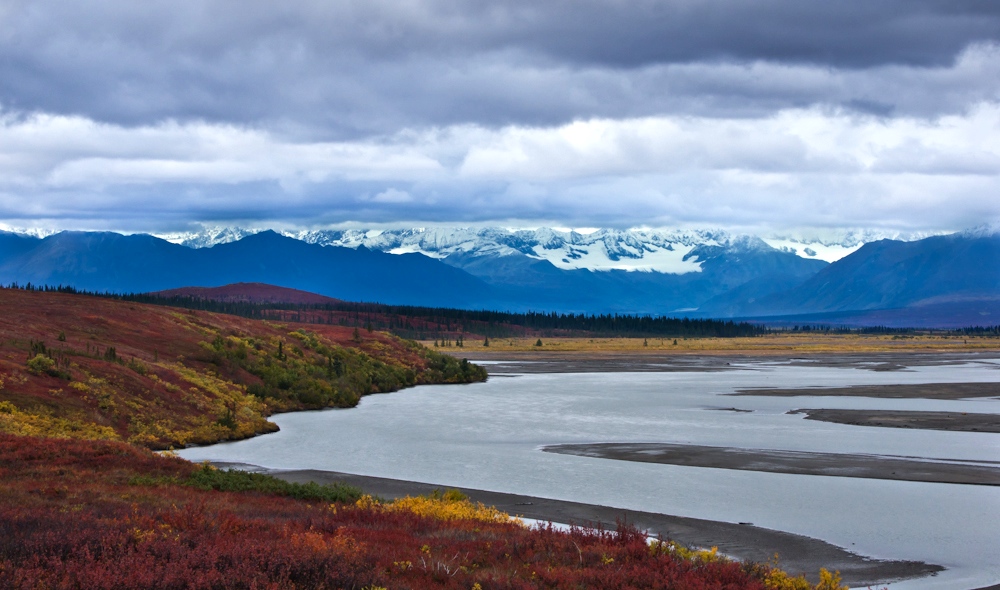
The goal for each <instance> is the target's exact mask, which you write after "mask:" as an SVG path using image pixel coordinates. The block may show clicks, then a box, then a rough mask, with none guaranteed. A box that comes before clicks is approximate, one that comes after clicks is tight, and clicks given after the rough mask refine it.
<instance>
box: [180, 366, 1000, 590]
mask: <svg viewBox="0 0 1000 590" xmlns="http://www.w3.org/2000/svg"><path fill="white" fill-rule="evenodd" d="M972 381H989V382H998V381H1000V372H998V371H997V370H996V365H994V364H992V363H970V364H967V365H960V366H938V367H914V368H912V369H911V370H908V371H894V372H872V371H866V370H859V369H849V368H830V367H810V366H801V364H800V365H799V366H790V365H785V364H765V363H752V364H751V365H748V366H747V367H746V368H745V369H741V370H733V371H726V372H684V373H587V374H531V375H521V376H518V377H515V378H506V379H497V378H494V379H491V380H490V381H489V382H487V383H482V384H473V385H462V386H455V385H447V386H422V387H418V388H415V389H410V390H405V391H401V392H398V393H394V394H387V395H376V396H370V397H366V398H364V399H363V400H362V402H361V405H360V406H359V407H358V408H354V409H350V410H329V411H322V412H301V413H293V414H284V415H281V416H276V417H275V418H274V421H275V422H277V423H278V425H279V426H280V427H281V432H278V433H275V434H270V435H266V436H262V437H258V438H255V439H250V440H246V441H240V442H236V443H227V444H222V445H215V446H211V447H202V448H192V449H186V450H184V451H182V452H181V453H180V454H181V455H182V456H183V457H185V458H188V459H192V460H196V461H201V460H205V459H211V460H220V461H233V462H244V463H251V464H256V465H264V466H267V467H272V468H302V469H305V468H308V469H328V470H334V471H344V472H348V473H358V474H364V475H375V476H381V477H391V478H397V479H408V480H415V481H423V482H429V483H435V484H441V485H453V486H463V487H469V488H479V489H486V490H495V491H504V492H515V493H521V494H529V495H535V496H544V497H550V498H558V499H565V500H573V501H578V502H587V503H594V504H604V505H610V506H620V507H625V508H632V509H636V510H645V511H651V512H663V513H668V514H677V515H682V516H692V517H698V518H708V519H716V520H724V521H729V522H741V521H749V522H754V523H756V524H757V525H759V526H764V527H769V528H773V529H779V530H784V531H790V532H794V533H799V534H804V535H808V536H811V537H817V538H821V539H824V540H827V541H830V542H832V543H834V544H837V545H840V546H843V547H847V548H848V549H851V550H853V551H856V552H858V553H862V554H865V555H871V556H875V557H881V558H895V559H912V560H921V561H927V562H930V563H937V564H940V565H944V566H945V567H947V568H949V570H948V571H946V572H944V573H942V574H939V575H938V576H937V577H935V578H928V579H924V580H915V581H909V582H901V583H898V584H893V585H892V587H893V589H894V590H895V589H897V588H898V589H899V590H902V589H904V588H963V587H964V588H974V587H977V586H984V585H989V584H992V583H996V582H997V581H1000V551H998V550H997V548H998V547H1000V532H997V527H996V523H997V522H1000V488H995V487H986V486H969V485H949V484H932V483H915V482H900V481H887V480H868V479H854V478H839V477H822V476H807V475H789V474H777V473H760V472H751V471H733V470H723V469H710V468H698V467H681V466H675V465H658V464H646V463H634V462H626V461H612V460H607V459H597V458H588V457H577V456H569V455H558V454H552V453H543V452H541V451H539V448H540V447H541V446H544V445H551V444H559V443H585V442H665V443H689V444H699V445H710V446H733V447H744V448H760V449H783V450H801V451H816V452H833V453H876V454H882V455H904V456H911V457H931V458H947V459H966V460H972V461H995V460H998V459H1000V434H984V433H958V432H940V431H917V430H907V429H897V428H886V429H880V428H864V427H857V426H849V425H841V424H832V423H824V422H816V421H810V420H805V419H803V417H802V416H801V415H788V414H786V412H787V411H789V410H791V409H796V408H858V409H886V410H891V409H897V410H898V409H903V410H927V411H960V412H982V413H1000V401H998V400H995V399H989V398H981V399H974V400H959V401H942V400H906V399H872V398H853V397H836V398H823V397H795V398H780V397H752V396H751V397H721V396H720V394H725V393H730V392H733V391H735V390H736V389H741V388H747V387H789V388H794V387H810V386H812V387H815V386H846V385H861V384H892V383H942V382H972ZM732 407H736V408H738V409H741V410H751V411H750V412H732V411H729V412H726V411H716V410H715V409H714V408H732Z"/></svg>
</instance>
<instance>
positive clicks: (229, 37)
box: [0, 0, 1000, 233]
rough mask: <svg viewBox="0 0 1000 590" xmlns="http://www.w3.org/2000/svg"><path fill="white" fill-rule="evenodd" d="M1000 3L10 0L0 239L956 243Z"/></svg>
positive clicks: (997, 197) (997, 107)
mask: <svg viewBox="0 0 1000 590" xmlns="http://www.w3.org/2000/svg"><path fill="white" fill-rule="evenodd" d="M998 189H1000V3H997V2H992V1H961V0H950V1H940V2H936V1H923V0H885V1H880V2H870V1H843V2H803V1H801V0H758V1H755V2H746V1H740V2H736V1H730V0H698V1H694V0H662V1H653V0H549V1H546V2H541V3H540V2H537V1H528V0H523V1H522V0H509V1H505V2H500V3H495V2H484V1H481V0H357V1H355V0H337V1H335V2H330V1H309V0H307V1H299V2H280V3H279V2H273V1H264V0H239V1H228V0H170V1H161V0H144V1H143V2H134V1H125V0H90V1H88V2H79V1H76V0H24V1H22V0H0V227H8V228H13V227H19V228H50V229H115V230H124V231H151V232H165V231H182V230H185V229H188V228H193V227H197V226H198V225H199V224H210V225H243V226H258V227H265V226H267V227H280V228H302V229H316V228H322V227H345V226H351V225H354V226H367V227H409V226H415V225H428V224H436V225H460V226H470V225H473V226H474V225H504V226H514V227H537V226H541V225H555V226H560V227H615V228H623V229H624V228H629V227H638V226H641V227H654V228H658V227H663V228H685V227H695V228H705V227H712V228H749V229H754V230H757V231H762V232H772V233H773V232H780V231H784V230H788V229H800V230H801V229H808V228H818V229H823V228H848V227H858V228H875V229H886V230H897V231H950V230H959V229H962V228H967V227H973V226H976V225H979V224H982V223H984V222H993V221H995V220H997V219H1000V190H998Z"/></svg>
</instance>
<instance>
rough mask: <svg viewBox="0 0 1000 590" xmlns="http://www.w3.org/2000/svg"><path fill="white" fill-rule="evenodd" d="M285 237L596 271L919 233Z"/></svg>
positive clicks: (667, 267) (497, 231) (826, 256)
mask: <svg viewBox="0 0 1000 590" xmlns="http://www.w3.org/2000/svg"><path fill="white" fill-rule="evenodd" d="M259 231H260V230H259V229H248V228H239V227H233V228H227V227H206V228H204V229H203V230H201V231H197V232H188V233H183V234H171V235H166V236H164V235H161V236H160V237H163V238H165V239H167V240H169V241H172V242H174V243H178V244H183V245H185V246H189V247H192V248H204V247H210V246H213V245H215V244H223V243H227V242H232V241H236V240H239V239H242V238H243V237H246V236H248V235H252V234H254V233H257V232H259ZM279 233H281V234H282V235H285V236H288V237H291V238H295V239H298V240H302V241H304V242H308V243H311V244H319V245H321V246H342V247H347V248H358V247H360V246H364V247H366V248H368V249H370V250H377V251H382V252H389V253H392V254H407V253H420V254H424V255H426V256H430V257H432V258H439V259H444V258H447V257H449V256H452V255H457V254H461V255H463V256H472V257H479V256H492V257H502V256H515V255H523V256H528V257H530V258H534V259H537V260H547V261H549V262H550V263H552V264H553V265H554V266H556V267H558V268H561V269H564V270H572V269H588V270H594V271H604V270H628V271H657V272H665V273H672V274H684V273H689V272H699V271H701V264H702V262H703V261H702V260H701V259H700V256H699V255H698V252H702V250H698V251H695V249H696V248H699V247H706V246H708V247H721V248H724V249H725V250H730V251H761V250H769V249H771V248H774V249H777V250H781V251H784V252H788V253H792V254H796V255H798V256H800V257H802V258H807V259H817V260H825V261H827V262H833V261H835V260H838V259H840V258H842V257H844V256H846V255H848V254H850V253H851V252H853V251H854V250H856V249H858V248H860V247H861V246H862V245H863V244H865V243H867V242H870V241H875V240H877V239H883V238H886V237H890V238H893V239H901V238H903V239H906V238H910V239H917V238H916V237H915V234H914V235H913V236H905V237H904V236H901V235H900V234H898V233H896V234H887V233H880V232H875V231H871V230H846V231H839V232H830V233H829V234H828V235H821V236H798V235H788V236H778V237H764V238H761V237H757V236H754V235H748V234H730V233H728V232H726V231H723V230H662V229H628V230H620V229H608V228H604V229H592V228H588V230H587V231H574V230H572V229H555V228H548V227H541V228H536V229H513V228H502V227H485V228H460V227H430V228H407V229H388V230H370V229H346V230H314V231H313V230H299V231H281V232H279Z"/></svg>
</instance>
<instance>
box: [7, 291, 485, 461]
mask: <svg viewBox="0 0 1000 590" xmlns="http://www.w3.org/2000/svg"><path fill="white" fill-rule="evenodd" d="M0 310H2V313H0V432H9V433H12V434H21V435H31V436H56V437H71V438H88V439H110V440H122V441H126V442H129V443H132V444H136V445H140V446H144V447H147V448H151V449H165V448H169V447H171V446H182V445H187V444H207V443H213V442H218V441H223V440H235V439H240V438H246V437H249V436H254V435H256V434H261V433H265V432H271V431H274V430H276V429H277V426H275V425H274V424H273V423H271V422H268V421H267V416H268V415H270V414H271V413H273V412H277V411H290V410H304V409H318V408H324V407H351V406H354V405H356V404H357V403H358V400H359V399H360V398H361V396H363V395H367V394H370V393H380V392H388V391H395V390H398V389H400V388H403V387H409V386H413V385H419V384H425V383H467V382H473V381H482V380H485V379H486V372H485V371H484V370H483V369H482V368H480V367H477V366H475V365H472V364H470V363H468V362H465V361H461V360H457V359H455V358H452V357H449V356H447V355H442V354H439V353H436V352H434V351H432V350H428V349H427V348H425V347H423V346H420V345H419V344H416V343H414V342H410V341H406V340H402V339H400V338H397V337H395V336H392V335H389V334H385V333H381V332H370V331H368V330H364V329H361V330H359V329H357V328H350V327H343V326H323V325H309V326H301V325H294V324H287V323H281V322H267V321H260V320H250V319H245V318H240V317H236V316H231V315H223V314H215V313H209V312H204V311H194V310H182V309H175V308H170V307H162V306H155V305H144V304H140V303H133V302H124V301H118V300H114V299H107V298H98V297H91V296H85V295H76V294H68V293H55V292H32V291H24V290H19V289H0Z"/></svg>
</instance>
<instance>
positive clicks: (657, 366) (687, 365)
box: [439, 348, 1000, 399]
mask: <svg viewBox="0 0 1000 590" xmlns="http://www.w3.org/2000/svg"><path fill="white" fill-rule="evenodd" d="M439 350H441V352H443V353H444V354H448V355H451V356H454V357H456V358H464V359H467V360H468V361H469V362H471V363H477V362H485V363H488V364H484V365H482V366H483V367H484V368H486V370H487V372H488V373H489V374H490V375H505V374H517V373H532V374H533V373H609V372H627V373H632V372H664V373H670V372H690V371H698V372H708V371H732V370H738V369H740V368H742V367H741V366H740V365H743V364H746V363H781V364H786V365H789V366H801V367H828V368H856V369H865V370H868V371H875V372H883V371H903V370H906V369H907V368H909V367H916V366H941V365H959V364H966V363H970V362H976V361H983V360H997V359H1000V351H996V350H971V351H927V350H922V351H877V352H858V351H843V352H830V351H789V350H749V351H734V350H715V351H713V350H705V351H678V352H675V353H670V352H664V351H661V350H650V351H638V350H603V351H602V350H588V351H554V350H538V351H527V352H526V351H505V350H496V351H491V350H484V349H482V348H476V349H466V348H462V349H458V350H455V349H439ZM946 385H947V384H946ZM994 385H995V384H994ZM776 391H781V390H776ZM805 391H808V390H805ZM736 395H739V394H736ZM743 395H766V394H763V393H757V392H756V391H754V392H749V391H748V392H747V393H745V394H743ZM799 395H815V391H813V392H812V393H808V394H799ZM992 395H998V396H1000V393H994V394H992ZM953 399H954V398H953Z"/></svg>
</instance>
